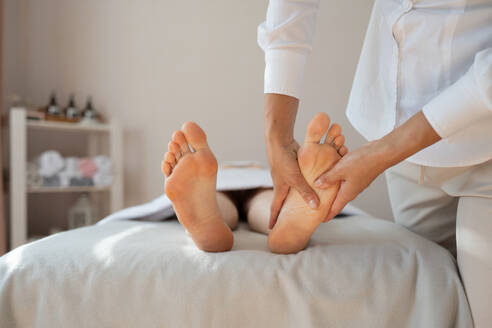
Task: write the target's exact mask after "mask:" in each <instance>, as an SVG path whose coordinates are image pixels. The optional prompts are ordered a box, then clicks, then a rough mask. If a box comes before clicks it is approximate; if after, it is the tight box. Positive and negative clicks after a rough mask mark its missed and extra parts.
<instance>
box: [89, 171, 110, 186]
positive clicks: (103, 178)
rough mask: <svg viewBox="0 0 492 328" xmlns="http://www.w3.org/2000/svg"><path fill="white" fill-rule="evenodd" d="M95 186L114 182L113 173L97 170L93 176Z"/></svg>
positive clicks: (108, 184)
mask: <svg viewBox="0 0 492 328" xmlns="http://www.w3.org/2000/svg"><path fill="white" fill-rule="evenodd" d="M92 180H93V181H94V185H95V186H100V187H104V186H110V185H111V183H113V176H112V175H111V174H106V173H105V172H99V171H97V172H96V173H94V176H93V177H92Z"/></svg>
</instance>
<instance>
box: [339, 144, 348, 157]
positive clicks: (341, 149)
mask: <svg viewBox="0 0 492 328" xmlns="http://www.w3.org/2000/svg"><path fill="white" fill-rule="evenodd" d="M347 153H348V148H347V147H345V146H342V147H340V149H339V150H338V154H339V155H340V156H342V157H343V156H345V155H346V154H347Z"/></svg>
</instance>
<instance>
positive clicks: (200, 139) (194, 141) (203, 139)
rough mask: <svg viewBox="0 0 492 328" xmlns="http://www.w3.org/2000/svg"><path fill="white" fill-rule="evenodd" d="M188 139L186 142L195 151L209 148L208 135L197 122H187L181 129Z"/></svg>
mask: <svg viewBox="0 0 492 328" xmlns="http://www.w3.org/2000/svg"><path fill="white" fill-rule="evenodd" d="M181 130H182V131H183V133H184V135H185V137H186V141H188V143H189V144H190V146H191V147H192V148H193V149H194V150H200V149H204V148H208V145H207V135H206V134H205V132H203V130H202V128H201V127H200V126H199V125H198V124H196V123H195V122H186V123H185V124H183V128H182V129H181Z"/></svg>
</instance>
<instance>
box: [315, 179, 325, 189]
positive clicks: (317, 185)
mask: <svg viewBox="0 0 492 328" xmlns="http://www.w3.org/2000/svg"><path fill="white" fill-rule="evenodd" d="M314 186H315V187H321V186H323V181H322V180H321V179H318V180H316V181H314Z"/></svg>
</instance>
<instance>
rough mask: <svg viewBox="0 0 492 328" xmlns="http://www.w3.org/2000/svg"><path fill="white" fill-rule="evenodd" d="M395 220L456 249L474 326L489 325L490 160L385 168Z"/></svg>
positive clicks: (491, 299)
mask: <svg viewBox="0 0 492 328" xmlns="http://www.w3.org/2000/svg"><path fill="white" fill-rule="evenodd" d="M386 178H387V182H388V190H389V197H390V201H391V207H392V210H393V215H394V218H395V221H396V222H397V223H398V224H401V225H403V226H405V227H407V228H408V229H409V230H411V231H413V232H415V233H417V234H419V235H421V236H423V237H425V238H427V239H430V240H433V241H435V242H436V243H438V244H440V245H442V246H443V247H446V248H448V249H449V250H450V251H451V252H452V253H453V254H456V255H457V262H458V267H459V270H460V274H461V278H462V280H463V284H464V287H465V290H466V294H467V297H468V301H469V303H470V307H471V311H472V315H473V320H474V322H475V326H476V327H478V328H481V327H492V161H488V162H485V163H482V164H479V165H474V166H468V167H455V168H440V167H428V166H425V167H422V166H420V165H416V164H412V163H409V162H402V163H400V164H398V165H396V166H394V167H392V168H390V169H388V170H387V171H386Z"/></svg>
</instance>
